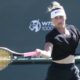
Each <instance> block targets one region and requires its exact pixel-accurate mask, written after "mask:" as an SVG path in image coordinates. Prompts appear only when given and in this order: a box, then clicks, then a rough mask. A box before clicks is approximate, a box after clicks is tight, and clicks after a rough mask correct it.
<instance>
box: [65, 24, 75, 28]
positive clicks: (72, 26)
mask: <svg viewBox="0 0 80 80" xmlns="http://www.w3.org/2000/svg"><path fill="white" fill-rule="evenodd" d="M66 27H68V28H70V29H75V28H76V27H75V26H74V25H72V24H67V25H66Z"/></svg>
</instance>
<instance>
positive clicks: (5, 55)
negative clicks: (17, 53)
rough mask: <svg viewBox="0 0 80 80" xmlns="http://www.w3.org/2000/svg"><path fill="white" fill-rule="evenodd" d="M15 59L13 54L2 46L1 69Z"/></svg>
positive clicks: (0, 52)
mask: <svg viewBox="0 0 80 80" xmlns="http://www.w3.org/2000/svg"><path fill="white" fill-rule="evenodd" d="M12 59H13V55H12V53H11V52H10V51H8V50H7V49H5V48H3V47H0V71H1V70H3V69H5V68H6V67H7V66H8V65H9V64H10V63H11V62H12Z"/></svg>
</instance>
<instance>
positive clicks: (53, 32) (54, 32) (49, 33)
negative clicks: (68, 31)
mask: <svg viewBox="0 0 80 80" xmlns="http://www.w3.org/2000/svg"><path fill="white" fill-rule="evenodd" d="M56 33H57V31H56V29H55V28H53V30H51V31H50V32H48V33H47V35H46V36H47V37H48V36H49V37H50V36H52V37H53V36H55V35H56Z"/></svg>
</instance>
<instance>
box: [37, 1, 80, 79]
mask: <svg viewBox="0 0 80 80" xmlns="http://www.w3.org/2000/svg"><path fill="white" fill-rule="evenodd" d="M49 11H50V15H51V21H52V24H53V25H54V29H53V30H52V31H50V32H49V33H48V34H47V35H46V38H45V47H44V50H41V49H36V51H37V53H39V54H40V55H41V56H42V57H45V58H50V57H52V63H51V65H50V67H49V69H48V73H47V77H46V80H80V76H79V69H78V67H77V66H76V65H75V51H76V48H77V46H78V43H79V40H80V32H79V30H78V29H77V28H76V27H75V26H74V25H68V24H66V19H67V16H66V13H65V10H64V8H63V6H62V5H61V4H60V3H58V2H56V1H54V2H53V3H52V5H51V6H49Z"/></svg>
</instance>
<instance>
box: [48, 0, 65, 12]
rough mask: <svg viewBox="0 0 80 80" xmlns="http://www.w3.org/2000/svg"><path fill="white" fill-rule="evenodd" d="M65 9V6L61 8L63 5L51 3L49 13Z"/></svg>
mask: <svg viewBox="0 0 80 80" xmlns="http://www.w3.org/2000/svg"><path fill="white" fill-rule="evenodd" d="M57 8H59V9H63V6H61V4H60V3H59V2H57V1H53V2H52V3H51V5H50V6H49V7H48V12H51V11H52V10H53V9H57Z"/></svg>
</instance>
